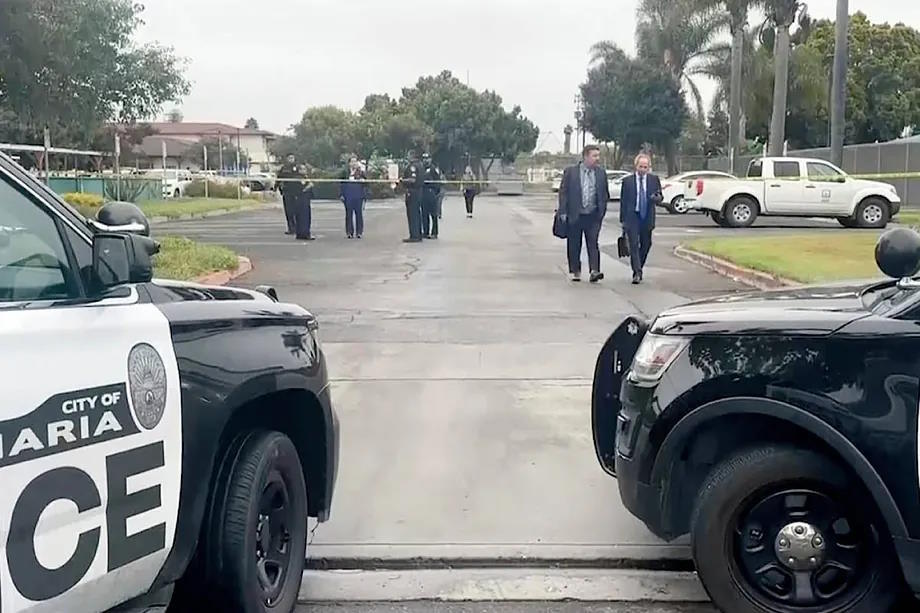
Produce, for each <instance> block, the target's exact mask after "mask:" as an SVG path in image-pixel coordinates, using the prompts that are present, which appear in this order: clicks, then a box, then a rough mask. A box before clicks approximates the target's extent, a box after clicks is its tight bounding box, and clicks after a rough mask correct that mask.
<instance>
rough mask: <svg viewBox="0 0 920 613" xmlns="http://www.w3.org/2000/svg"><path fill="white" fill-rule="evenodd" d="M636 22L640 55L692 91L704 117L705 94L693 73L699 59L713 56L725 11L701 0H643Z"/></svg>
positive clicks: (698, 113) (678, 83) (700, 113)
mask: <svg viewBox="0 0 920 613" xmlns="http://www.w3.org/2000/svg"><path fill="white" fill-rule="evenodd" d="M638 13H639V23H638V25H637V26H636V47H637V49H638V53H639V56H640V57H643V58H647V59H648V60H649V61H651V62H653V63H655V64H657V65H659V66H661V67H662V68H664V69H665V70H666V71H667V72H668V74H669V75H670V76H671V78H672V79H673V80H674V82H675V83H676V84H677V85H678V86H679V87H682V88H684V89H685V91H687V92H689V93H690V95H691V97H692V98H693V102H694V106H695V110H696V112H697V115H698V116H699V117H701V118H704V117H705V113H704V111H703V97H702V95H701V94H700V90H699V88H698V87H697V85H696V83H695V82H694V81H693V78H692V77H693V76H695V75H696V74H699V72H698V71H697V70H696V69H697V67H698V65H699V63H700V61H702V60H705V59H706V58H708V57H711V56H712V49H711V47H712V43H713V40H714V39H715V38H716V36H718V34H719V32H720V31H721V30H723V29H724V28H725V27H726V26H727V25H728V20H727V18H726V15H725V12H724V11H722V10H720V9H719V8H717V7H715V6H714V5H709V6H706V5H705V4H701V0H642V2H641V3H640V5H639V11H638Z"/></svg>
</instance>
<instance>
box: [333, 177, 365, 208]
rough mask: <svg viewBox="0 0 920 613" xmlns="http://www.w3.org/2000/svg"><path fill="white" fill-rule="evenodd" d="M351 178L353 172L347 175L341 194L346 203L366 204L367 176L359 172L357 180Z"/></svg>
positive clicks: (341, 186) (342, 184)
mask: <svg viewBox="0 0 920 613" xmlns="http://www.w3.org/2000/svg"><path fill="white" fill-rule="evenodd" d="M351 176H352V173H351V171H347V172H346V173H345V178H344V180H343V181H342V183H341V184H340V190H339V194H340V196H341V198H342V200H344V201H345V202H364V201H365V200H367V183H365V180H366V179H367V175H366V174H365V173H364V172H363V171H360V170H359V171H358V174H357V176H356V177H355V180H350V178H349V177H351Z"/></svg>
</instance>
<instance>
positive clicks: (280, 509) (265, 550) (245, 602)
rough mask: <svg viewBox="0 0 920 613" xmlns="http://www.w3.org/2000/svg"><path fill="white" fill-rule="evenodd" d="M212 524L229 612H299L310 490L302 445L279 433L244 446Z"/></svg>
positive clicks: (259, 435)
mask: <svg viewBox="0 0 920 613" xmlns="http://www.w3.org/2000/svg"><path fill="white" fill-rule="evenodd" d="M224 492H225V496H224V497H223V498H218V499H217V500H223V501H224V502H223V504H222V505H221V507H219V508H218V512H217V513H215V514H214V516H213V522H214V525H212V526H211V529H212V530H213V531H214V534H215V536H216V538H214V539H211V540H210V542H211V543H214V544H216V546H218V547H220V551H217V552H210V553H211V555H213V556H216V557H217V559H219V560H220V565H219V568H220V569H221V571H220V576H219V577H218V578H217V582H218V583H219V584H220V585H221V586H222V587H223V589H224V590H225V595H226V598H227V599H228V601H229V602H228V603H227V607H228V608H229V610H233V611H241V612H245V613H262V612H264V611H279V612H284V613H287V612H288V611H291V610H293V608H294V605H295V604H296V601H297V594H298V591H299V589H300V583H301V577H302V575H303V566H304V558H305V555H304V554H305V551H306V538H307V488H306V485H305V482H304V476H303V471H302V469H301V464H300V459H299V457H298V455H297V450H296V448H295V447H294V444H293V443H292V442H291V440H290V439H289V438H288V437H287V436H285V435H283V434H281V433H280V432H264V431H263V432H257V433H253V434H251V435H250V436H249V438H248V439H247V440H246V441H245V442H244V443H243V446H242V447H241V449H240V451H239V453H238V455H237V457H236V460H235V462H234V464H233V468H232V469H231V471H230V479H229V482H228V483H226V484H225V489H224Z"/></svg>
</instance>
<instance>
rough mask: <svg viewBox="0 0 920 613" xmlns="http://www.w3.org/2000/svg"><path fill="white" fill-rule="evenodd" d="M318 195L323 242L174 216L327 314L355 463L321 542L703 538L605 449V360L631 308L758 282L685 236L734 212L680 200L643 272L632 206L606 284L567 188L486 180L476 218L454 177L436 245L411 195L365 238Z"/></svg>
mask: <svg viewBox="0 0 920 613" xmlns="http://www.w3.org/2000/svg"><path fill="white" fill-rule="evenodd" d="M614 208H615V207H614ZM313 212H314V217H313V224H314V235H316V236H317V238H318V240H316V241H314V242H298V241H295V240H293V238H292V237H289V236H285V235H284V234H283V233H282V232H283V229H284V220H283V218H282V214H281V212H280V211H257V212H248V213H241V214H235V215H228V216H225V217H219V218H211V219H204V220H190V221H184V222H176V223H167V224H162V225H158V226H156V227H155V229H154V232H155V234H156V235H160V236H162V235H165V234H170V233H179V234H184V235H188V236H191V237H193V238H197V239H200V240H204V241H210V242H216V243H222V244H226V245H228V246H230V247H232V248H234V249H235V250H237V251H238V252H240V253H242V254H244V255H247V256H249V257H250V258H251V259H252V261H253V264H254V266H255V269H254V270H253V272H252V273H250V274H248V275H246V276H244V277H242V278H241V279H239V281H238V282H239V283H240V284H242V285H250V286H252V285H256V284H263V283H265V284H271V285H274V286H275V287H276V288H277V290H278V293H279V295H280V297H281V299H282V300H286V301H292V302H296V303H298V304H301V305H304V306H305V307H307V308H309V309H311V310H312V311H313V312H314V313H316V314H317V316H318V318H319V320H320V322H321V328H320V335H321V337H322V339H323V343H324V348H325V351H326V354H327V356H328V359H329V368H330V374H331V377H332V379H333V382H334V399H335V402H336V405H337V407H338V410H339V413H340V417H341V421H342V450H341V452H342V464H341V469H340V472H339V481H338V489H337V491H336V494H335V503H334V508H333V518H332V520H331V521H330V522H328V523H327V524H323V525H322V526H320V527H319V528H318V529H317V531H316V533H315V535H314V538H313V541H312V544H311V547H310V552H311V555H312V556H314V557H318V558H336V559H346V560H348V559H354V558H361V559H380V558H441V559H448V560H450V559H455V558H484V559H492V558H509V557H510V558H519V557H529V558H545V559H549V560H558V559H563V560H564V559H593V558H627V559H636V558H643V559H644V558H685V557H686V556H687V553H688V552H687V548H686V545H685V543H684V542H678V543H676V544H663V543H661V542H659V541H658V539H656V538H655V537H653V536H652V535H651V534H650V533H649V532H648V531H647V530H646V528H645V527H644V526H643V525H642V524H641V523H640V522H639V521H637V520H636V519H634V518H633V517H632V516H631V515H630V514H629V513H628V512H627V511H626V510H625V509H624V508H623V506H622V505H621V503H620V499H619V495H618V492H617V490H616V482H615V481H614V480H612V479H611V478H609V477H608V476H607V475H605V474H604V473H603V472H602V471H601V469H600V468H599V467H598V465H597V461H596V459H595V455H594V449H593V443H592V437H591V418H590V413H589V406H590V403H589V397H590V389H591V377H592V375H593V371H594V361H595V358H596V355H597V352H598V350H599V348H600V346H601V345H602V344H603V342H604V340H606V337H607V336H608V335H609V333H610V332H611V331H612V329H613V328H614V327H615V326H616V325H617V324H618V323H619V321H620V320H621V319H622V317H623V316H625V315H627V314H629V313H636V312H642V313H645V314H648V315H654V314H655V313H657V312H659V311H660V310H662V309H664V308H667V307H669V306H672V305H674V304H678V303H680V302H684V301H686V300H687V299H688V298H697V297H701V296H706V295H711V294H713V293H724V292H730V291H738V290H740V289H743V288H741V287H740V286H739V285H737V284H736V283H734V282H732V281H729V280H726V279H724V278H722V277H719V276H718V275H715V274H713V273H710V272H708V271H704V270H701V269H699V268H696V267H694V266H692V265H691V264H688V263H686V262H684V261H682V260H679V259H677V258H675V257H673V255H671V253H670V251H671V249H672V248H673V246H674V245H675V244H677V242H679V241H681V240H686V237H694V236H706V235H709V234H710V233H724V232H732V231H730V230H729V231H726V230H724V229H721V228H717V227H715V226H714V225H713V224H712V222H711V221H709V220H708V219H706V218H704V217H703V216H702V215H686V216H669V215H667V214H662V215H661V216H660V217H659V219H660V222H659V228H658V230H657V231H656V234H655V240H656V245H655V248H654V249H653V252H652V257H651V259H650V262H649V267H648V270H647V273H646V282H645V283H644V284H643V285H641V286H638V287H635V286H632V285H630V283H629V270H628V264H627V263H626V262H624V261H620V260H617V259H616V258H614V257H611V256H610V253H611V251H612V250H613V249H615V244H616V238H617V235H618V232H619V229H618V227H617V224H616V223H615V212H614V211H612V212H611V213H612V214H611V216H610V217H608V220H609V221H610V222H609V223H608V224H607V227H606V228H605V230H604V233H603V234H602V238H601V241H602V244H603V245H604V252H605V255H604V262H603V268H604V270H605V271H606V273H607V279H606V280H605V281H604V282H603V283H601V284H598V285H591V284H588V283H582V284H572V283H571V282H569V281H568V280H567V276H566V265H565V249H564V242H563V241H560V240H558V239H555V238H553V237H552V235H551V233H550V225H551V220H552V212H553V199H552V198H550V197H549V196H528V197H518V198H499V197H481V198H479V199H477V203H476V217H475V218H474V219H466V218H465V215H464V212H463V204H462V200H461V199H460V198H458V197H455V196H448V197H447V199H446V200H445V201H444V219H443V221H442V228H443V229H442V231H441V239H440V240H438V241H425V242H424V243H422V244H404V243H402V242H400V239H402V238H403V237H404V236H405V234H406V230H405V210H404V206H403V204H402V202H401V201H398V200H392V201H384V202H371V203H369V204H368V206H367V211H366V219H367V224H366V226H367V227H366V234H365V238H364V239H363V240H360V241H359V240H346V239H345V236H344V228H343V222H344V220H343V217H344V216H343V214H342V206H341V204H339V203H332V202H325V203H315V204H314V211H313ZM781 222H782V220H781ZM791 223H792V225H793V227H815V228H826V227H828V226H827V224H824V223H822V222H814V221H808V220H805V221H794V222H791ZM771 225H780V226H782V225H783V223H780V224H771ZM751 231H753V232H761V231H767V232H773V231H783V228H779V230H777V229H776V228H772V227H767V228H763V229H759V228H754V229H752V230H751ZM786 231H788V230H786Z"/></svg>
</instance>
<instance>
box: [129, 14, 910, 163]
mask: <svg viewBox="0 0 920 613" xmlns="http://www.w3.org/2000/svg"><path fill="white" fill-rule="evenodd" d="M807 3H808V7H809V13H810V14H811V15H813V16H814V17H818V18H822V17H830V18H833V16H834V12H835V7H836V0H808V2H807ZM637 4H638V0H598V1H597V2H572V1H571V0H390V1H389V2H381V1H380V0H146V2H145V5H146V7H147V9H146V11H145V12H144V14H143V17H144V19H145V21H146V25H145V26H144V27H143V28H142V29H141V31H140V38H141V39H142V40H157V41H160V42H162V43H164V44H167V45H171V46H173V47H174V48H175V49H176V51H177V53H178V54H179V55H182V56H185V57H187V58H188V59H189V68H188V73H187V76H188V78H189V79H190V80H191V81H192V91H191V93H190V94H189V95H188V96H187V97H186V98H185V99H184V100H183V102H182V104H181V107H180V108H181V110H182V112H183V114H184V116H185V120H186V121H221V122H225V123H229V124H233V125H242V124H243V122H245V120H246V118H247V117H249V116H254V117H256V118H257V119H258V120H259V123H260V124H261V127H263V128H265V129H268V130H272V131H276V132H283V131H285V130H286V129H287V128H288V127H289V126H290V125H291V124H292V123H294V122H296V121H298V120H299V119H300V116H301V115H302V114H303V111H304V110H305V109H307V108H308V107H311V106H318V105H324V104H334V105H336V106H339V107H343V108H347V109H352V110H357V109H359V108H360V107H361V105H362V103H363V102H364V96H365V95H367V94H368V93H372V92H373V93H389V94H390V95H391V96H395V97H398V95H399V93H400V91H401V88H402V87H405V86H410V85H413V84H414V83H415V81H416V80H417V79H418V77H419V76H421V75H429V74H436V73H438V72H440V71H441V70H443V69H448V70H451V71H453V73H454V74H455V75H457V76H458V77H459V78H461V79H463V80H466V78H467V74H469V83H470V85H472V86H473V87H475V88H477V89H494V90H496V91H497V92H498V93H499V94H500V95H501V96H502V98H503V99H504V100H505V103H506V106H508V107H510V106H511V105H514V104H520V105H521V107H522V108H523V109H524V113H525V114H526V115H527V116H528V117H530V119H532V120H533V121H534V122H535V123H536V124H537V125H538V126H539V127H540V142H539V145H538V148H539V149H547V150H558V149H560V148H561V139H562V128H563V127H564V126H565V124H566V123H571V122H573V117H572V114H573V111H574V104H573V99H574V96H575V93H576V92H577V89H578V84H579V83H581V82H582V81H583V80H584V78H585V73H586V65H587V61H588V49H589V47H590V46H591V44H592V43H594V42H596V41H598V40H603V39H610V40H613V41H614V42H616V43H617V44H619V45H621V46H622V47H624V48H626V49H628V50H630V51H632V50H633V47H634V42H635V37H634V29H635V22H636V5H637ZM898 5H900V6H898ZM345 7H347V8H345ZM850 11H851V12H855V11H863V12H865V13H866V14H867V15H869V18H870V19H872V20H873V21H877V22H878V21H889V22H896V21H902V22H904V23H907V24H909V25H912V26H914V27H917V28H920V3H916V2H907V1H902V2H896V1H895V0H850ZM752 21H753V19H752ZM700 85H701V87H702V89H703V90H704V93H706V95H707V97H711V93H712V92H713V91H714V87H713V86H712V84H707V83H700Z"/></svg>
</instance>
